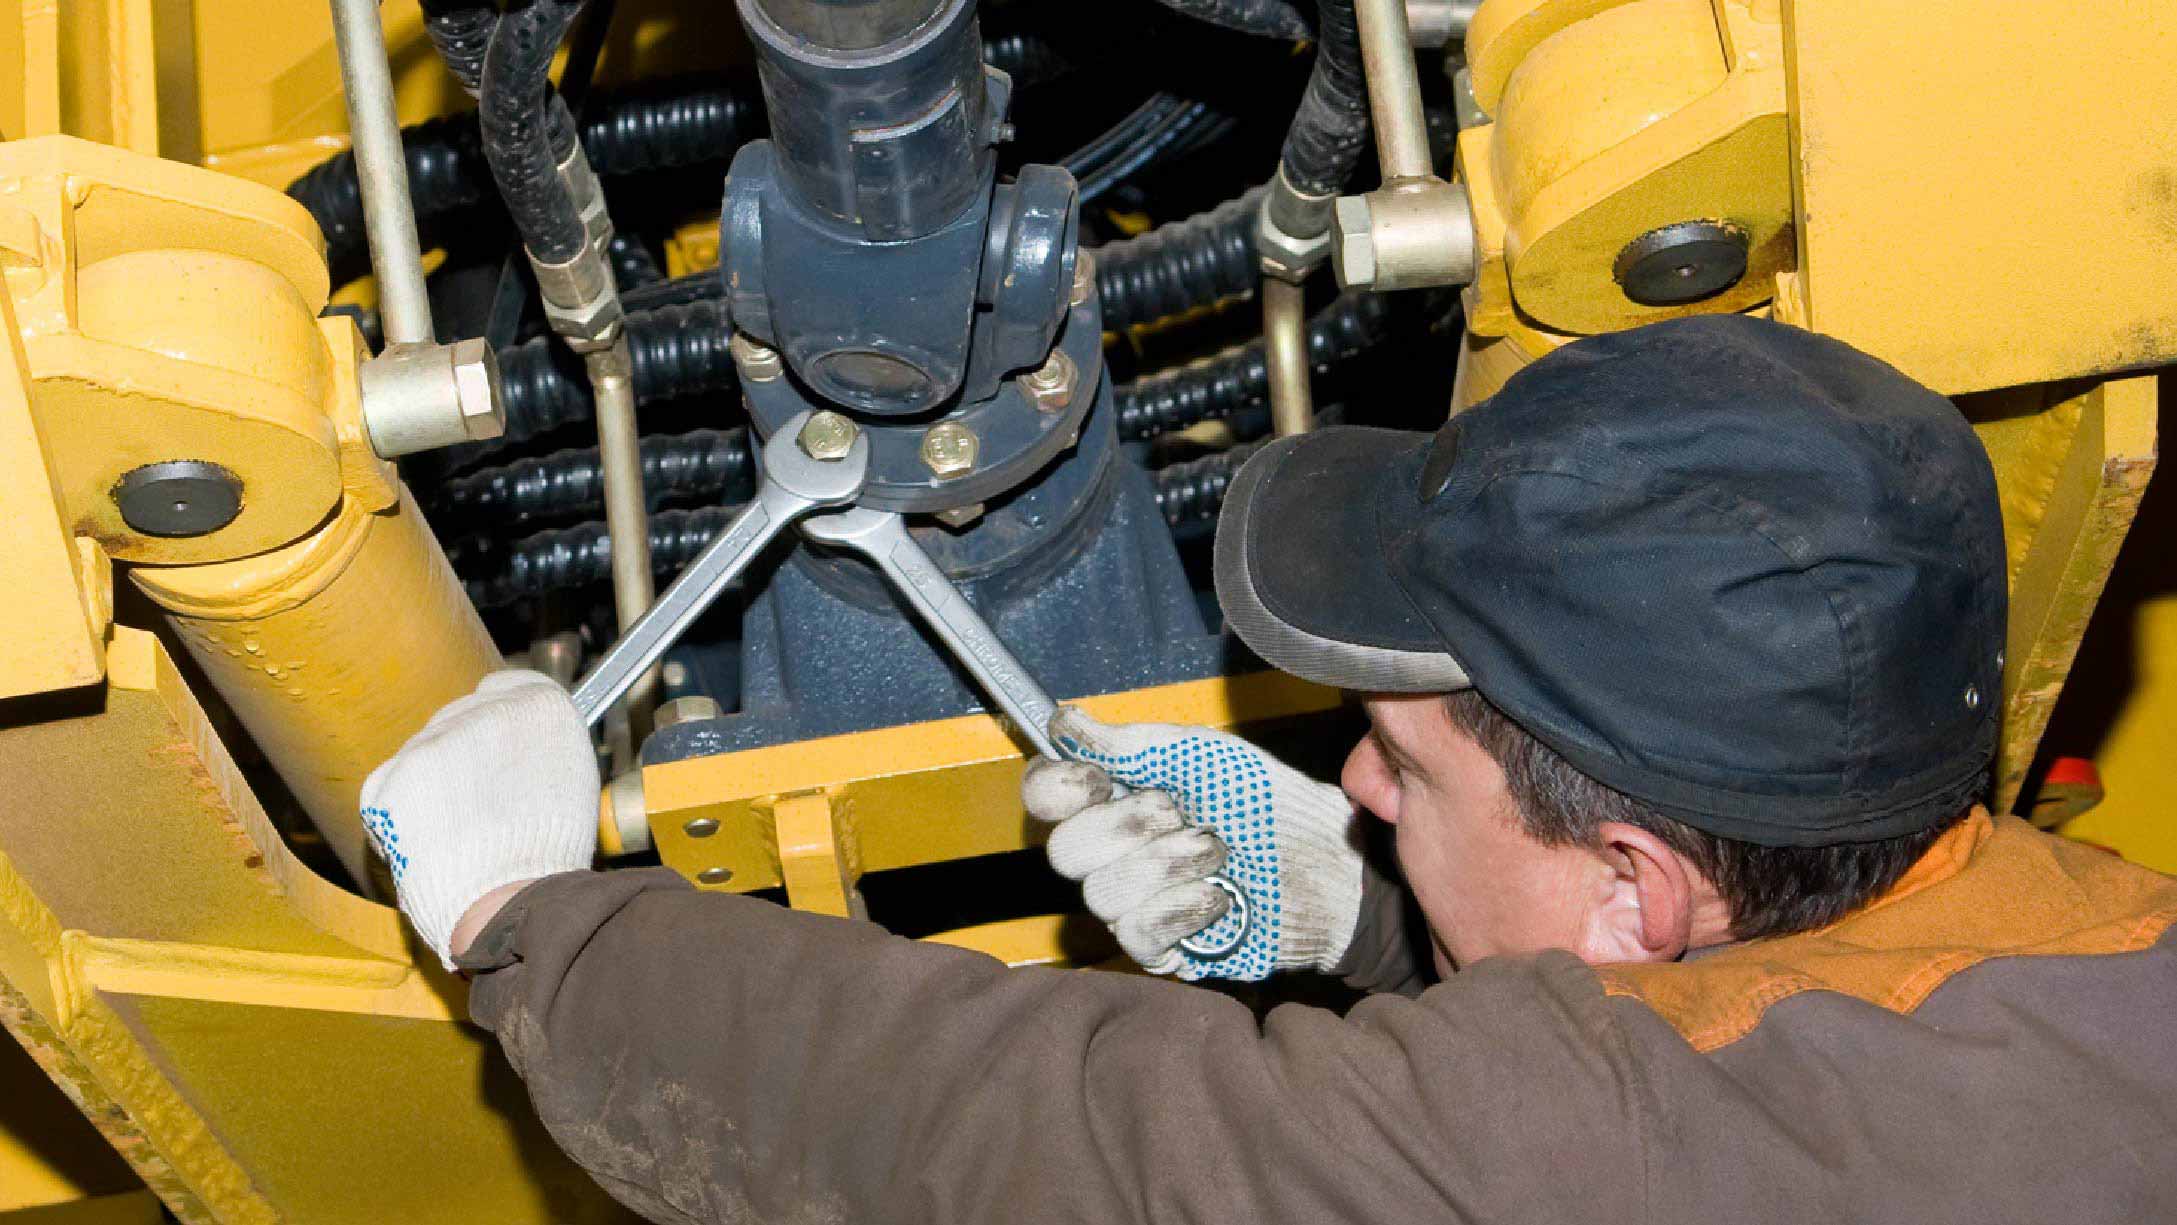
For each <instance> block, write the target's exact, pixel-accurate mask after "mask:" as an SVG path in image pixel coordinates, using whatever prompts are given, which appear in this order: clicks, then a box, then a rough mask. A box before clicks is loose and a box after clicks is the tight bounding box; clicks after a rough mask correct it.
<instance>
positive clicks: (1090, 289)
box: [1067, 251, 1096, 306]
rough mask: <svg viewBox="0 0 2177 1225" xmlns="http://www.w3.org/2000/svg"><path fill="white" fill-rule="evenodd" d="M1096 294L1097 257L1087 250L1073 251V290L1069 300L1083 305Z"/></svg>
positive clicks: (1076, 304)
mask: <svg viewBox="0 0 2177 1225" xmlns="http://www.w3.org/2000/svg"><path fill="white" fill-rule="evenodd" d="M1095 296H1096V257H1095V255H1093V254H1091V253H1090V252H1087V251H1075V252H1074V253H1073V292H1072V294H1070V295H1069V296H1068V299H1067V300H1068V301H1070V302H1071V303H1073V305H1075V306H1079V305H1081V304H1082V303H1083V302H1086V301H1088V300H1089V299H1090V298H1093V297H1095Z"/></svg>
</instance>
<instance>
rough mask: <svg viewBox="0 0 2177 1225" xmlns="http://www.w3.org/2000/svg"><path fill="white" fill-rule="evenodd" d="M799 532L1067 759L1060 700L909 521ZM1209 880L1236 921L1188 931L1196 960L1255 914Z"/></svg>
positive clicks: (863, 521) (854, 521) (1221, 883)
mask: <svg viewBox="0 0 2177 1225" xmlns="http://www.w3.org/2000/svg"><path fill="white" fill-rule="evenodd" d="M801 533H802V535H804V536H806V537H808V538H809V539H810V540H813V541H815V542H817V543H818V544H824V545H831V546H834V547H837V548H842V549H846V550H848V551H850V552H854V553H858V554H860V555H862V556H863V557H866V558H868V559H869V560H870V561H872V562H874V563H875V564H876V566H877V569H878V570H880V571H882V572H883V574H884V577H885V579H886V581H887V582H889V583H891V584H892V586H893V587H894V588H895V589H896V590H898V591H899V593H900V595H901V596H902V597H904V598H905V599H906V601H907V602H908V603H909V604H911V605H913V606H914V610H915V612H916V614H917V615H919V616H920V617H921V618H922V619H923V621H924V622H925V623H926V624H927V625H929V627H930V628H931V630H933V631H935V632H936V634H937V636H938V637H939V638H940V639H942V640H943V641H944V643H945V646H946V648H947V649H949V650H950V651H951V652H952V654H953V658H955V659H957V660H959V661H960V664H961V666H962V667H964V668H966V669H967V670H968V673H969V675H971V676H973V677H974V678H975V680H976V683H977V684H979V685H980V686H982V689H983V692H984V693H985V694H986V695H987V696H988V697H989V698H990V700H991V702H992V703H994V704H995V705H996V706H997V707H998V709H999V710H1001V711H1003V712H1004V713H1005V716H1006V717H1007V718H1008V719H1011V720H1012V721H1013V725H1014V726H1015V727H1017V728H1019V729H1020V732H1021V735H1023V736H1025V737H1027V739H1028V743H1030V744H1031V745H1033V746H1035V750H1036V751H1037V752H1038V753H1041V754H1042V755H1043V756H1045V757H1048V758H1051V759H1052V760H1054V761H1062V760H1065V754H1063V753H1061V752H1059V751H1058V746H1057V745H1056V744H1054V743H1053V742H1052V740H1051V731H1050V728H1051V716H1052V715H1055V714H1057V713H1058V703H1057V702H1056V701H1054V700H1052V698H1051V695H1050V694H1049V693H1047V692H1045V691H1044V689H1043V686H1042V685H1040V684H1038V683H1037V681H1036V678H1035V677H1034V675H1032V674H1031V673H1030V672H1029V671H1028V669H1027V668H1026V667H1024V666H1022V664H1021V662H1020V659H1019V657H1018V656H1016V655H1014V654H1013V652H1012V651H1011V650H1009V649H1007V647H1006V645H1005V643H1004V642H1003V641H1001V640H1000V639H999V638H998V635H997V632H996V631H994V630H992V629H991V628H990V623H989V622H987V621H985V620H983V616H982V614H981V613H979V612H976V611H975V606H974V605H972V604H970V603H968V600H967V597H966V596H964V595H961V594H960V589H959V588H958V587H957V586H955V585H954V584H953V581H952V579H950V578H948V577H947V576H946V574H945V572H944V571H943V570H941V569H939V568H938V565H937V563H936V562H934V561H931V560H930V555H929V554H928V553H926V552H924V551H923V548H922V546H921V545H920V544H917V543H916V542H915V538H914V537H913V536H911V535H909V534H908V531H907V523H906V520H904V519H902V518H900V516H898V515H896V514H893V513H891V512H889V511H880V510H869V509H857V510H847V511H839V512H836V513H833V514H827V515H816V516H812V517H810V518H808V519H804V520H803V521H802V524H801ZM1208 880H1209V882H1210V883H1211V884H1213V885H1215V886H1217V887H1218V888H1219V889H1222V890H1223V891H1224V892H1225V894H1226V896H1228V897H1230V898H1231V899H1232V905H1233V908H1234V910H1235V911H1236V912H1237V915H1238V918H1239V922H1237V923H1235V924H1233V925H1232V933H1231V935H1230V936H1229V938H1226V939H1220V940H1218V941H1216V942H1214V943H1211V942H1208V941H1204V940H1202V939H1201V937H1200V936H1190V937H1188V938H1187V939H1186V940H1182V941H1180V942H1179V947H1180V950H1181V951H1182V952H1185V953H1189V954H1191V955H1193V956H1195V957H1200V958H1204V959H1206V960H1215V959H1217V958H1220V957H1229V956H1231V955H1232V953H1233V952H1235V951H1236V950H1238V948H1239V947H1240V944H1241V943H1242V942H1243V941H1244V940H1246V938H1247V933H1248V929H1249V928H1250V927H1251V926H1252V918H1253V916H1252V913H1251V910H1252V908H1251V906H1250V903H1249V902H1248V898H1247V894H1246V893H1245V892H1244V891H1243V890H1241V889H1240V887H1239V886H1238V885H1235V884H1233V883H1232V881H1231V880H1230V879H1228V878H1227V877H1225V876H1223V875H1221V874H1220V875H1216V876H1211V877H1209V878H1208Z"/></svg>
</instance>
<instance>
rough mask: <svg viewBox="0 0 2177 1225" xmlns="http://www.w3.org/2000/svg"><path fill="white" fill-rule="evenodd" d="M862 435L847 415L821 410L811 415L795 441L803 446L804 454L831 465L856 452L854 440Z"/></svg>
mask: <svg viewBox="0 0 2177 1225" xmlns="http://www.w3.org/2000/svg"><path fill="white" fill-rule="evenodd" d="M860 434H861V431H860V430H859V429H856V428H855V425H854V422H853V421H852V420H851V419H849V418H848V417H847V416H846V415H845V414H843V413H835V412H833V411H831V410H830V409H828V408H820V409H818V410H817V411H815V412H813V413H810V414H809V420H808V421H807V423H805V424H804V425H803V426H802V427H801V433H800V435H799V436H798V437H796V439H795V441H796V442H798V443H799V444H800V445H801V452H802V454H804V455H807V456H808V457H809V458H810V459H820V460H824V461H825V462H827V463H830V462H835V461H838V460H842V459H845V458H846V457H847V453H848V452H850V451H852V450H854V440H855V438H856V437H858V436H859V435H860Z"/></svg>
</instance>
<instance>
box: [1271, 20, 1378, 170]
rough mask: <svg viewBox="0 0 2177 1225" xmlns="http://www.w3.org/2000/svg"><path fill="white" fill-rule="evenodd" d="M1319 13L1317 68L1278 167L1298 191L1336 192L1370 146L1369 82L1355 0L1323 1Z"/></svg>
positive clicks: (1295, 117)
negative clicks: (1363, 67) (1363, 74)
mask: <svg viewBox="0 0 2177 1225" xmlns="http://www.w3.org/2000/svg"><path fill="white" fill-rule="evenodd" d="M1316 17H1317V21H1318V24H1319V25H1320V27H1321V29H1320V31H1319V33H1318V36H1317V38H1316V43H1315V67H1314V68H1313V69H1311V70H1310V71H1309V73H1308V87H1307V91H1306V92H1305V93H1303V94H1302V95H1301V96H1300V109H1299V110H1297V111H1295V112H1294V113H1293V122H1292V126H1291V127H1289V128H1287V129H1286V132H1285V148H1284V151H1283V153H1282V154H1281V155H1280V161H1279V168H1280V169H1281V170H1282V171H1283V172H1284V175H1285V181H1286V182H1287V183H1289V184H1290V185H1291V186H1292V188H1293V190H1295V191H1297V192H1299V193H1300V194H1302V195H1306V196H1335V195H1337V194H1338V191H1339V189H1340V188H1342V187H1344V186H1345V182H1346V180H1347V179H1349V178H1351V177H1352V175H1353V167H1354V166H1355V165H1357V164H1359V162H1360V158H1361V150H1362V149H1364V148H1366V147H1367V145H1368V86H1367V83H1366V81H1365V79H1364V78H1363V77H1362V74H1361V34H1360V26H1359V24H1358V19H1357V18H1355V16H1354V14H1353V0H1319V3H1318V4H1317V5H1316Z"/></svg>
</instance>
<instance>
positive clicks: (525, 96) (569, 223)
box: [477, 0, 586, 264]
mask: <svg viewBox="0 0 2177 1225" xmlns="http://www.w3.org/2000/svg"><path fill="white" fill-rule="evenodd" d="M581 10H582V5H581V3H580V0H536V2H535V3H533V4H531V5H529V6H528V7H527V8H521V9H516V10H514V11H513V12H510V13H507V14H505V15H503V16H502V17H500V19H499V24H498V27H497V28H496V29H494V30H493V31H492V35H491V47H490V50H489V51H487V52H486V54H485V56H484V76H483V93H482V94H481V95H480V96H479V98H478V110H477V117H478V123H479V124H480V125H481V127H482V130H483V136H484V157H485V159H486V160H487V161H489V162H490V163H491V177H492V179H493V180H494V181H495V182H497V183H498V185H499V195H500V198H501V199H503V200H505V202H506V207H507V212H508V213H509V214H510V215H511V216H512V217H513V219H514V228H515V231H516V232H517V233H519V234H520V235H521V237H522V245H523V246H524V247H526V248H527V249H528V251H529V253H530V256H531V258H533V259H535V260H537V261H539V262H542V263H546V264H564V263H567V262H568V261H570V260H572V259H574V258H575V257H576V256H577V255H579V254H581V252H582V249H583V245H584V243H585V242H586V235H585V232H584V229H583V224H582V216H581V214H580V212H578V211H577V205H576V202H575V200H574V198H573V195H572V193H570V192H569V191H568V190H567V188H566V187H565V185H563V184H562V183H561V182H560V180H559V171H558V162H559V153H560V152H563V151H564V150H563V149H562V150H555V149H554V148H553V145H554V143H555V142H554V140H553V135H554V129H555V128H562V129H564V131H565V132H566V133H568V136H567V139H568V140H570V141H571V140H572V139H573V137H572V132H573V124H572V121H571V119H568V118H566V107H565V104H563V103H560V102H559V101H558V100H557V95H555V94H554V93H552V90H551V76H550V71H551V66H552V56H553V54H554V53H555V52H557V51H558V50H559V44H560V40H561V39H563V38H565V37H566V35H567V30H568V27H570V26H572V25H573V24H574V19H575V17H576V16H577V15H578V14H579V13H580V12H581Z"/></svg>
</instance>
